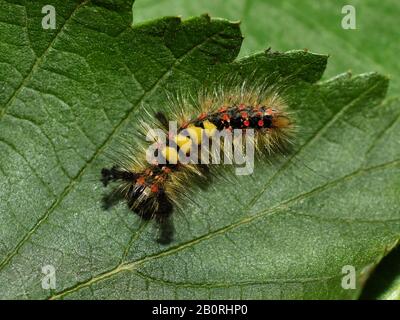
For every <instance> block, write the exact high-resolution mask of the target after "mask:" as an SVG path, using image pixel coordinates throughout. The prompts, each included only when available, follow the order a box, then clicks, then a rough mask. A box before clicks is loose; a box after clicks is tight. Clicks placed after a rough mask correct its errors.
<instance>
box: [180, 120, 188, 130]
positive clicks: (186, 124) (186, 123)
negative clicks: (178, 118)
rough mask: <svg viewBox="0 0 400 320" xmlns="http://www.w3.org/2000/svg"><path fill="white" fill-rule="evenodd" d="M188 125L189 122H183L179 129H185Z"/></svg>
mask: <svg viewBox="0 0 400 320" xmlns="http://www.w3.org/2000/svg"><path fill="white" fill-rule="evenodd" d="M188 125H189V122H187V121H183V122H182V124H181V128H182V129H186V128H187V126H188Z"/></svg>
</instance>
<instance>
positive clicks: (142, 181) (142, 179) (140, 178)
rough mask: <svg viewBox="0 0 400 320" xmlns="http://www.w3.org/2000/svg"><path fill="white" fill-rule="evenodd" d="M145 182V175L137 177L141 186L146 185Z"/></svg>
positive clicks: (137, 181) (137, 182)
mask: <svg viewBox="0 0 400 320" xmlns="http://www.w3.org/2000/svg"><path fill="white" fill-rule="evenodd" d="M144 182H145V179H144V177H139V178H137V179H136V184H138V185H140V186H142V185H144Z"/></svg>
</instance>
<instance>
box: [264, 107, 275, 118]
mask: <svg viewBox="0 0 400 320" xmlns="http://www.w3.org/2000/svg"><path fill="white" fill-rule="evenodd" d="M266 113H267V115H269V116H272V115H273V114H274V112H273V111H272V109H271V108H268V109H267V112H266Z"/></svg>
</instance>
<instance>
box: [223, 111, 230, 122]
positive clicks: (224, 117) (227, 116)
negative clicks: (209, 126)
mask: <svg viewBox="0 0 400 320" xmlns="http://www.w3.org/2000/svg"><path fill="white" fill-rule="evenodd" d="M221 119H222V120H224V121H228V122H229V121H230V118H229V115H228V114H227V113H224V114H223V115H222V118H221Z"/></svg>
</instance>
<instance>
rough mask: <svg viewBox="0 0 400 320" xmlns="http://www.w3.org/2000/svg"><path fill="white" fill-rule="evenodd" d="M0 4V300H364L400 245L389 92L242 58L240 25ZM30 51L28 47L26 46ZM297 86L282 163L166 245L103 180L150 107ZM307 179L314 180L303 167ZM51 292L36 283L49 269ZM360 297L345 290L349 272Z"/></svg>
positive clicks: (318, 65) (290, 55)
mask: <svg viewBox="0 0 400 320" xmlns="http://www.w3.org/2000/svg"><path fill="white" fill-rule="evenodd" d="M45 4H49V3H48V1H34V2H33V1H25V2H23V3H20V2H19V1H18V2H17V1H15V3H14V2H12V1H7V2H5V1H0V7H1V8H2V9H3V8H4V9H6V10H0V12H1V16H0V21H1V22H0V34H1V37H0V39H1V41H0V62H1V64H2V65H4V69H2V73H1V78H0V79H1V83H2V85H1V86H0V87H1V88H2V91H1V93H0V110H1V114H0V150H1V155H2V156H1V158H0V175H1V178H0V184H1V186H0V199H1V201H0V212H1V214H0V225H1V226H2V227H1V228H0V230H1V232H0V296H1V297H2V298H53V299H55V298H67V299H77V298H87V299H92V298H134V299H139V298H144V299H152V298H158V299H160V298H192V299H196V298H244V299H245V298H313V299H317V298H330V299H334V298H356V297H358V295H359V294H360V291H361V289H362V286H363V283H364V282H365V280H366V278H367V277H368V275H369V274H370V272H371V270H372V269H373V267H374V266H375V265H376V264H377V263H378V262H379V261H380V260H381V258H382V256H383V255H385V254H386V253H387V252H389V251H390V249H391V248H393V247H394V246H395V245H396V244H397V243H398V241H399V239H400V217H399V215H400V213H399V200H398V193H399V189H400V184H399V180H398V179H396V177H397V176H398V174H399V171H400V162H399V150H400V148H399V141H400V139H399V132H400V131H399V121H398V119H399V118H400V108H399V101H398V100H396V99H392V100H387V101H386V102H382V101H383V98H384V96H385V94H386V90H387V85H388V80H387V78H386V77H383V76H381V75H379V74H377V73H368V74H362V75H358V76H354V77H353V76H351V75H350V74H342V75H339V76H338V77H336V78H333V79H331V80H328V81H324V82H319V79H320V78H321V76H322V73H323V72H324V69H325V65H326V60H327V57H326V56H324V55H318V54H313V53H309V52H305V51H290V52H286V53H274V52H270V51H267V52H265V53H259V54H256V55H253V56H250V57H247V58H243V59H240V60H236V61H234V59H235V58H236V56H237V54H238V52H239V49H240V45H241V41H242V36H241V32H240V29H239V25H238V24H237V23H231V22H228V21H226V20H221V19H210V18H209V17H207V16H201V17H195V18H192V19H189V20H185V21H181V20H180V19H178V18H174V17H169V18H162V19H158V20H155V21H150V22H146V23H144V24H140V25H136V26H133V27H131V26H130V22H129V17H130V14H131V13H130V12H129V10H128V9H127V8H129V7H130V5H131V3H130V2H129V1H122V0H121V1H105V0H103V1H84V2H72V1H69V2H68V3H65V2H64V1H59V2H56V1H52V3H51V4H52V5H54V7H55V8H56V10H57V12H58V13H57V14H58V15H57V21H58V22H57V26H58V28H57V30H54V31H48V30H42V29H41V18H42V16H43V15H42V14H41V8H42V6H43V5H45ZM32 39H35V41H32ZM254 70H256V73H255V76H256V77H258V78H260V79H263V78H266V77H268V76H270V75H271V74H275V75H279V76H281V77H284V78H290V79H291V83H292V85H291V86H290V88H289V89H288V102H289V104H290V106H291V108H292V109H293V110H294V111H295V112H296V117H297V118H298V123H299V127H300V129H301V130H300V133H299V136H298V138H297V143H296V148H295V150H294V152H293V154H291V155H290V156H289V157H287V158H284V159H281V161H279V162H277V163H275V164H270V163H269V162H267V161H265V162H260V163H257V165H256V170H255V173H254V174H253V175H251V176H244V177H239V178H238V182H237V184H230V183H227V182H226V181H223V180H218V179H213V180H215V181H213V183H212V184H210V185H209V186H208V188H207V189H206V190H202V191H199V192H198V193H196V195H195V199H194V201H193V203H188V204H187V208H186V213H185V214H184V215H177V216H175V217H174V222H175V229H176V235H175V240H174V242H172V243H171V244H170V245H168V246H163V245H160V244H158V243H157V242H155V241H154V239H155V236H156V231H157V230H156V228H155V226H154V225H153V224H152V223H142V222H141V221H140V220H139V218H138V217H137V216H136V215H133V214H131V212H130V211H129V210H128V209H127V208H126V206H125V205H124V204H121V205H119V206H117V207H115V208H113V209H112V210H111V212H105V211H103V210H102V209H101V201H100V200H101V197H102V193H103V192H104V190H103V188H102V186H101V185H100V183H99V182H98V181H97V180H98V176H99V172H100V170H101V168H102V167H104V166H108V165H109V164H110V163H109V159H107V157H106V156H105V153H106V151H107V150H109V149H110V148H112V147H113V146H114V145H115V144H116V141H117V140H118V137H119V136H120V135H122V134H124V133H129V132H131V131H132V130H134V128H135V125H136V122H135V121H136V117H137V115H138V114H140V113H141V112H142V111H143V109H142V104H150V105H152V106H156V107H158V108H160V109H162V108H163V106H164V104H165V101H166V92H168V91H170V92H176V91H177V90H178V89H179V90H182V89H184V90H188V91H196V89H198V88H199V87H201V86H202V84H203V83H205V82H208V81H209V79H210V78H214V77H218V76H220V75H222V74H226V73H231V72H239V73H240V74H241V75H243V76H244V77H248V76H249V75H250V74H253V73H254ZM309 168H310V169H309ZM46 265H52V266H54V268H55V275H56V288H55V289H54V290H46V289H43V287H42V280H43V277H44V276H45V275H44V274H43V273H42V267H43V266H46ZM345 265H352V266H354V267H355V269H356V271H357V287H356V289H355V290H345V289H343V288H342V286H341V281H342V277H343V274H342V267H343V266H345Z"/></svg>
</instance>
